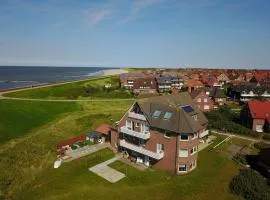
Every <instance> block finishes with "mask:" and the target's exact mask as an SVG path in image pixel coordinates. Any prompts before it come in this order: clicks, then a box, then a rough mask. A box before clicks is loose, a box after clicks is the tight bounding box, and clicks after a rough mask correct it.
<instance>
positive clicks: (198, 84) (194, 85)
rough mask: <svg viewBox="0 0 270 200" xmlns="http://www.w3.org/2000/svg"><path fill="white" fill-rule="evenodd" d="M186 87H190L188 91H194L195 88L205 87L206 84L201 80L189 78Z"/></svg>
mask: <svg viewBox="0 0 270 200" xmlns="http://www.w3.org/2000/svg"><path fill="white" fill-rule="evenodd" d="M186 87H187V88H188V92H192V91H193V90H196V89H198V88H202V87H204V85H203V83H202V82H201V81H197V80H189V81H187V82H186Z"/></svg>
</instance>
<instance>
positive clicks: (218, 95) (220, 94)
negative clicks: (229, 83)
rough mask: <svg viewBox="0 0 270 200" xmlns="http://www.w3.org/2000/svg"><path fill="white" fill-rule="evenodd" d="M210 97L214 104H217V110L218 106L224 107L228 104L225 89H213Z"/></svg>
mask: <svg viewBox="0 0 270 200" xmlns="http://www.w3.org/2000/svg"><path fill="white" fill-rule="evenodd" d="M209 96H210V97H211V98H212V100H213V101H214V104H215V106H214V107H215V108H217V106H223V105H225V104H226V102H227V96H226V95H225V93H224V90H223V89H220V88H217V87H213V88H212V91H211V92H210V95H209Z"/></svg>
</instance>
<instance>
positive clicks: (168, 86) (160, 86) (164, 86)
mask: <svg viewBox="0 0 270 200" xmlns="http://www.w3.org/2000/svg"><path fill="white" fill-rule="evenodd" d="M158 88H160V89H166V88H167V89H168V88H171V86H170V85H159V86H158Z"/></svg>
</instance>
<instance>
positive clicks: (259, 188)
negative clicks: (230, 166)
mask: <svg viewBox="0 0 270 200" xmlns="http://www.w3.org/2000/svg"><path fill="white" fill-rule="evenodd" d="M230 191H231V192H232V193H234V194H236V195H240V196H242V197H244V198H245V199H247V200H268V199H269V198H270V192H269V187H268V185H267V181H266V180H265V179H264V178H263V177H262V176H261V175H260V174H259V173H258V172H256V171H254V170H251V169H245V170H241V171H240V173H239V174H238V175H236V176H235V177H233V179H232V180H231V183H230Z"/></svg>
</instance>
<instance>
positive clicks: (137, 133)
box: [120, 126, 150, 140]
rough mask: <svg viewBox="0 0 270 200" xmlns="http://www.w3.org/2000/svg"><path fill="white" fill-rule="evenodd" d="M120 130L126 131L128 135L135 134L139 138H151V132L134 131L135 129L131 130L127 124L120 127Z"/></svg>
mask: <svg viewBox="0 0 270 200" xmlns="http://www.w3.org/2000/svg"><path fill="white" fill-rule="evenodd" d="M120 131H121V132H122V133H125V134H127V135H131V136H134V137H137V138H141V139H144V140H147V139H149V138H150V132H144V133H143V132H136V131H133V130H129V129H128V128H127V127H125V126H122V127H121V128H120Z"/></svg>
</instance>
